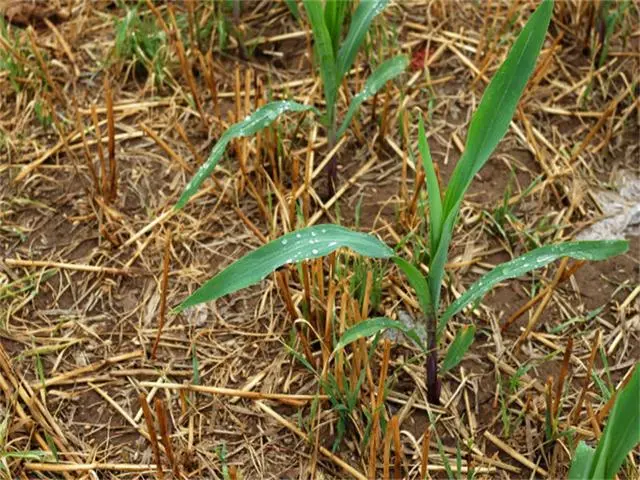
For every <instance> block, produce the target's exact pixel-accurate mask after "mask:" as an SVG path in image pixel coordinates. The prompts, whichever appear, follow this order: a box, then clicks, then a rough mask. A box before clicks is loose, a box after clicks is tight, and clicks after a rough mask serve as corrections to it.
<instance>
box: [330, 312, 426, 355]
mask: <svg viewBox="0 0 640 480" xmlns="http://www.w3.org/2000/svg"><path fill="white" fill-rule="evenodd" d="M387 328H393V329H396V330H400V331H401V332H402V333H404V334H405V335H407V336H408V337H409V338H410V339H411V340H413V341H414V342H415V343H416V345H418V346H419V347H420V348H421V349H422V350H424V349H425V347H424V345H423V344H422V341H421V340H420V337H419V336H418V334H417V333H416V332H415V331H414V330H413V329H410V328H409V327H407V326H405V325H403V324H402V323H400V322H398V321H397V320H392V319H390V318H387V317H374V318H369V319H367V320H363V321H362V322H359V323H357V324H355V325H354V326H353V327H351V328H348V329H347V330H346V331H345V332H344V333H343V334H342V337H340V340H338V343H337V344H336V347H335V348H334V349H333V351H334V352H336V351H338V350H340V349H344V347H346V346H347V345H349V344H350V343H353V342H355V341H356V340H359V339H361V338H366V337H370V336H372V335H375V334H377V333H379V332H381V331H383V330H386V329H387Z"/></svg>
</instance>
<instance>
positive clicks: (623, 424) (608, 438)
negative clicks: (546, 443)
mask: <svg viewBox="0 0 640 480" xmlns="http://www.w3.org/2000/svg"><path fill="white" fill-rule="evenodd" d="M638 405H640V366H639V364H636V367H635V370H634V372H633V374H632V376H631V380H630V381H629V383H628V384H627V386H626V387H624V388H623V389H622V390H621V391H620V393H619V394H618V397H617V398H616V399H615V403H614V404H613V409H612V410H611V415H610V416H609V421H608V422H607V426H606V427H605V429H604V432H603V433H602V436H601V437H600V440H599V441H598V446H597V447H596V449H595V450H594V449H593V448H591V447H590V446H589V445H587V444H586V443H584V442H582V441H581V442H580V443H579V444H578V448H577V449H576V452H575V455H574V457H573V461H572V462H571V469H570V470H569V479H570V480H574V479H575V480H583V479H589V480H591V479H594V480H595V479H598V478H614V477H615V476H616V474H617V473H618V471H619V470H620V468H621V467H622V464H623V463H624V460H625V458H626V457H627V455H628V454H629V452H630V451H631V450H633V449H634V448H635V447H636V446H637V445H638V444H640V408H638ZM629 478H631V477H629Z"/></svg>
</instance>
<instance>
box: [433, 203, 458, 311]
mask: <svg viewBox="0 0 640 480" xmlns="http://www.w3.org/2000/svg"><path fill="white" fill-rule="evenodd" d="M456 216H457V213H456V214H455V215H454V214H451V215H449V216H447V217H445V218H444V221H443V223H442V226H441V228H440V237H439V238H438V243H437V246H435V247H434V246H430V249H431V262H430V264H429V290H430V291H431V299H432V300H433V308H434V310H435V311H436V312H437V311H438V310H439V307H440V288H441V286H442V279H443V278H444V267H445V265H446V263H447V254H448V253H449V244H450V243H451V236H452V235H453V227H454V226H455V222H456ZM434 249H435V252H434Z"/></svg>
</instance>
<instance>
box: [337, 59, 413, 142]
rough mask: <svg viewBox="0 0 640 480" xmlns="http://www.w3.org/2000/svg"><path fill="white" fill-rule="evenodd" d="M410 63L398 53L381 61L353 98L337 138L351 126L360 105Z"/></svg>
mask: <svg viewBox="0 0 640 480" xmlns="http://www.w3.org/2000/svg"><path fill="white" fill-rule="evenodd" d="M408 64H409V59H408V58H407V57H406V56H404V55H398V56H397V57H393V58H391V59H389V60H387V61H385V62H383V63H381V64H380V65H379V66H378V68H376V69H375V71H374V72H373V73H372V74H371V75H370V76H369V78H367V81H366V83H365V84H364V88H363V89H362V90H361V91H360V92H359V93H358V94H357V95H356V96H354V97H353V99H352V100H351V104H350V105H349V110H347V113H346V115H345V117H344V120H343V121H342V125H340V129H339V130H338V134H337V138H340V137H341V136H342V135H344V132H345V131H346V130H347V128H349V124H350V123H351V119H352V118H353V116H354V115H355V114H356V112H357V111H358V108H360V105H362V103H363V102H364V101H365V100H367V99H368V98H370V97H373V96H374V95H375V94H376V92H377V91H378V90H380V89H381V88H382V87H383V86H384V85H385V84H386V83H387V82H388V81H389V80H391V79H393V78H395V77H397V76H398V75H400V74H401V73H402V72H404V71H405V69H406V68H407V65H408Z"/></svg>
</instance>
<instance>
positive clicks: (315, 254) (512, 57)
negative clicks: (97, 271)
mask: <svg viewBox="0 0 640 480" xmlns="http://www.w3.org/2000/svg"><path fill="white" fill-rule="evenodd" d="M552 11H553V1H551V0H545V1H544V2H543V3H542V4H541V5H540V6H539V7H538V8H537V9H536V11H535V12H534V13H533V15H532V16H531V18H530V19H529V21H528V22H527V24H526V25H525V27H524V29H523V31H522V32H521V33H520V35H519V37H518V39H517V40H516V42H515V45H514V46H513V48H512V49H511V51H510V52H509V54H508V56H507V58H506V60H505V62H504V63H503V65H502V66H501V67H500V69H499V70H498V72H497V73H496V75H495V76H494V78H493V80H492V81H491V83H490V84H489V86H488V87H487V89H486V91H485V93H484V95H483V97H482V100H481V102H480V105H479V106H478V109H477V111H476V112H475V114H474V115H473V118H472V120H471V125H470V127H469V133H468V138H467V144H466V148H465V151H464V153H463V155H462V158H461V159H460V161H459V162H458V164H457V165H456V168H455V170H454V172H453V174H452V177H451V180H450V182H449V185H448V187H447V188H446V191H445V193H444V196H443V197H441V194H440V188H439V185H438V179H437V177H436V173H435V169H434V165H433V163H432V161H431V156H430V153H429V147H428V144H427V138H426V134H425V130H424V125H423V122H422V120H421V121H420V124H419V137H418V140H419V150H420V153H421V156H422V161H423V166H424V171H425V173H426V185H427V193H428V195H429V197H428V205H429V211H428V220H429V225H430V230H429V235H428V236H429V248H428V254H429V255H428V257H429V265H428V266H429V273H428V274H427V275H423V274H422V273H421V271H420V269H419V268H418V267H417V266H416V265H414V264H412V263H410V262H408V261H407V260H405V259H403V258H401V257H399V256H397V255H395V253H394V251H393V250H392V249H391V248H389V247H388V246H387V245H386V244H384V243H383V242H382V241H380V240H379V239H378V238H376V237H373V236H370V235H366V234H363V233H358V232H354V231H351V230H349V229H347V228H344V227H340V226H337V225H318V226H313V227H307V228H303V229H301V230H298V231H294V232H291V233H288V234H286V235H284V236H282V237H280V238H278V239H275V240H273V241H271V242H269V243H267V244H266V245H263V246H262V247H260V248H258V249H257V250H254V251H253V252H250V253H249V254H247V255H246V256H244V257H243V258H241V259H239V260H237V261H236V262H234V263H232V264H231V265H230V266H228V267H227V268H226V269H224V270H223V271H222V272H220V273H219V274H217V275H216V276H214V277H213V278H212V279H210V280H209V281H207V282H206V283H205V284H204V285H202V286H201V287H200V288H199V289H197V290H196V291H195V292H194V293H193V294H192V295H191V296H190V297H188V298H187V299H186V300H184V301H183V302H182V303H181V304H180V305H179V306H178V307H176V311H181V310H184V309H185V308H188V307H192V306H194V305H197V304H199V303H202V302H208V301H212V300H215V299H217V298H219V297H221V296H224V295H228V294H230V293H233V292H235V291H237V290H240V289H242V288H245V287H248V286H250V285H254V284H256V283H259V282H260V281H261V280H262V279H264V278H265V277H266V276H267V275H269V274H270V273H272V272H274V271H275V270H277V269H279V268H281V267H283V266H285V265H287V264H297V263H300V262H303V261H304V260H311V259H315V258H320V257H323V256H326V255H329V254H331V253H333V252H334V251H336V250H338V249H340V248H345V247H346V248H349V249H351V250H353V251H354V252H355V253H357V254H359V255H364V256H367V257H371V258H380V259H391V260H392V261H393V262H394V263H395V264H396V265H397V266H398V267H399V268H400V270H402V271H403V272H404V274H405V275H406V276H407V279H408V281H409V284H410V285H411V286H412V287H413V288H414V290H415V291H416V295H417V298H418V303H419V304H420V307H421V309H422V311H423V313H424V315H425V316H426V331H427V342H428V345H427V346H426V350H427V352H428V353H427V361H426V377H427V388H428V397H429V401H430V402H432V403H434V404H437V403H439V399H440V381H439V379H438V342H439V340H440V338H441V337H442V333H443V332H444V329H445V327H446V325H447V322H448V321H449V320H450V319H451V318H452V317H453V316H454V315H456V314H458V313H459V312H461V311H462V310H463V309H464V308H465V307H466V306H468V305H470V304H472V303H474V302H476V301H479V300H480V299H481V298H482V297H483V296H484V295H485V294H486V293H487V292H488V291H489V290H491V289H492V288H493V286H495V285H497V284H498V283H500V282H502V281H504V280H507V279H511V278H515V277H520V276H522V275H524V274H526V273H528V272H530V271H532V270H535V269H538V268H542V267H544V266H546V265H548V264H549V263H551V262H553V261H555V260H557V259H560V258H563V257H571V258H574V259H577V260H604V259H606V258H608V257H611V256H613V255H618V254H621V253H624V252H625V251H626V250H627V248H628V244H627V242H626V241H578V242H565V243H560V244H556V245H547V246H543V247H540V248H537V249H535V250H533V251H530V252H528V253H525V254H523V255H522V256H520V257H518V258H515V259H513V260H511V261H509V262H506V263H504V264H502V265H499V266H498V267H496V268H494V269H493V270H492V271H490V272H489V273H487V274H486V275H485V276H483V277H482V278H481V279H479V280H478V281H476V282H475V283H474V284H472V285H471V286H470V287H469V288H468V289H467V290H466V291H465V292H464V293H463V294H462V295H461V296H460V297H459V298H458V299H457V300H456V301H454V302H453V303H452V304H451V305H449V307H448V308H447V309H446V310H445V311H444V312H442V313H440V290H441V286H442V282H443V280H444V273H445V271H444V268H445V264H446V261H447V255H448V250H449V245H450V243H451V238H452V234H453V230H454V227H455V225H456V222H457V216H458V211H459V210H460V206H461V204H462V199H463V197H464V194H465V193H466V191H467V189H468V188H469V185H470V184H471V181H472V180H473V177H474V176H475V174H476V173H478V172H479V171H480V169H481V168H482V166H483V165H484V164H485V163H486V162H487V160H488V159H489V156H490V155H491V153H492V152H493V150H494V149H495V147H496V146H497V144H498V142H499V141H500V140H501V139H502V137H503V136H504V135H505V133H506V131H507V128H508V126H509V123H510V121H511V118H512V117H513V114H514V112H515V109H516V105H517V103H518V100H519V98H520V96H521V94H522V91H523V90H524V87H525V85H526V83H527V80H528V78H529V76H530V75H531V73H532V71H533V68H534V66H535V63H536V59H537V57H538V54H539V52H540V49H541V47H542V44H543V42H544V38H545V34H546V31H547V27H548V25H549V22H550V19H551V14H552ZM280 105H281V106H280V107H277V106H276V105H274V104H271V106H270V109H268V110H264V109H263V110H260V111H258V112H256V113H255V114H254V115H253V116H252V117H250V119H249V120H250V121H249V122H248V123H246V124H244V125H243V124H240V125H236V126H234V127H232V128H231V129H230V130H228V131H227V132H226V133H225V134H224V135H223V137H222V138H221V140H220V141H219V142H218V144H216V146H215V147H214V152H212V155H211V157H210V158H214V159H215V158H218V157H219V156H220V155H221V154H222V151H223V150H224V146H225V142H228V141H229V140H230V139H231V138H232V137H233V136H236V135H237V134H238V130H242V131H244V132H247V131H250V130H251V127H252V126H255V125H261V124H262V123H264V119H263V120H260V119H259V115H258V114H260V115H265V116H266V120H269V119H272V118H275V116H277V115H278V114H279V113H280V112H281V111H283V110H285V109H287V108H292V109H296V110H298V111H301V110H307V109H310V108H311V107H308V106H302V105H299V104H294V103H289V102H280ZM267 112H271V113H270V115H269V114H268V113H267ZM245 122H247V120H245ZM243 123H244V122H243ZM245 125H247V127H246V128H245ZM208 172H209V171H208V170H206V169H205V170H201V171H200V172H198V173H197V174H196V177H197V180H196V181H193V180H192V182H190V184H189V186H188V187H187V191H186V192H185V194H183V197H182V199H181V200H180V201H179V206H181V205H184V202H186V200H187V199H188V198H189V196H190V195H191V194H192V193H193V191H194V190H195V188H197V185H198V184H199V183H200V182H201V181H202V180H203V179H204V176H205V175H208ZM385 328H402V326H401V324H400V322H395V321H393V320H390V319H386V318H377V319H370V320H367V321H363V322H360V323H358V324H356V325H354V326H353V327H351V328H350V329H349V330H347V331H346V332H345V333H344V335H343V337H342V338H341V339H340V341H339V342H338V346H337V347H336V350H338V349H339V348H344V346H346V345H347V344H349V343H351V342H353V341H356V340H358V339H360V338H363V337H368V336H371V335H373V334H375V333H377V332H379V331H380V330H382V329H385ZM405 330H406V328H405ZM474 333H475V329H474V327H473V326H468V327H466V328H465V329H463V330H461V331H459V332H458V333H457V334H456V336H455V340H454V341H453V343H452V344H451V345H450V347H449V349H448V352H447V354H446V356H445V359H444V363H443V367H442V368H443V370H445V371H446V370H449V369H451V368H453V367H455V366H456V365H457V364H458V363H459V362H460V361H461V360H462V358H463V356H464V354H465V352H466V351H467V349H468V348H469V346H470V345H471V342H472V341H473V336H474ZM413 337H416V338H417V335H415V332H413ZM416 341H417V343H418V344H420V343H421V342H420V340H419V339H417V340H416ZM334 351H335V350H334Z"/></svg>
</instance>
